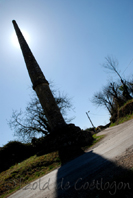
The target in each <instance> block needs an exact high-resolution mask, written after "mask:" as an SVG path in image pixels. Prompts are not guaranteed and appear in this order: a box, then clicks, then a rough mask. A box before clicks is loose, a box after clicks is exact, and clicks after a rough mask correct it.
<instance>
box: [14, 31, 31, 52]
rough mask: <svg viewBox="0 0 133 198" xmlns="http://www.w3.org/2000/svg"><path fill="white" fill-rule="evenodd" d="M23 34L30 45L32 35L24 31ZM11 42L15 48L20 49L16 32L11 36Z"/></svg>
mask: <svg viewBox="0 0 133 198" xmlns="http://www.w3.org/2000/svg"><path fill="white" fill-rule="evenodd" d="M22 34H23V36H24V38H25V40H26V42H27V43H28V44H29V43H30V35H29V34H28V32H26V31H25V30H22ZM11 42H12V44H13V45H14V46H15V47H17V48H19V47H20V45H19V42H18V38H17V35H16V33H15V32H13V33H12V35H11Z"/></svg>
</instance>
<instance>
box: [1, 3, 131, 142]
mask: <svg viewBox="0 0 133 198" xmlns="http://www.w3.org/2000/svg"><path fill="white" fill-rule="evenodd" d="M12 20H16V22H17V23H18V25H19V27H20V29H21V30H22V32H25V33H24V35H25V36H26V39H27V41H28V43H29V45H30V48H31V50H32V52H33V54H34V56H35V58H36V60H37V62H38V63H39V65H40V67H41V69H42V71H43V72H44V75H45V77H46V79H47V80H48V81H53V82H54V88H55V89H59V90H60V91H61V92H64V94H67V95H68V97H70V98H72V103H73V106H74V107H75V111H71V112H70V113H69V112H68V117H73V116H74V117H75V119H74V120H73V123H74V124H75V125H77V126H80V127H81V128H82V129H85V128H88V127H91V123H90V122H89V120H88V118H87V116H86V113H85V112H86V111H90V113H89V115H90V117H91V119H92V122H93V123H94V125H95V126H96V127H97V126H98V125H105V124H107V123H108V122H109V113H108V111H107V110H106V109H104V108H97V107H95V106H94V105H92V103H91V102H90V99H91V98H92V97H93V95H94V93H96V92H98V91H99V90H102V87H103V86H104V85H106V84H107V82H108V80H109V79H113V80H116V79H117V78H116V76H115V75H113V74H112V73H109V72H107V71H106V72H105V69H104V68H103V67H102V66H101V65H102V64H103V63H104V62H105V57H106V56H107V55H113V56H114V57H116V58H117V59H118V61H119V69H120V70H121V74H122V73H123V72H124V70H125V69H126V67H127V66H128V65H129V63H130V62H131V60H132V59H133V0H28V1H27V0H22V1H18V0H0V26H1V28H0V30H1V32H0V70H1V72H0V90H1V102H0V108H1V114H0V120H1V122H0V146H3V145H4V144H6V143H7V142H8V141H10V140H14V139H15V137H14V136H13V133H14V132H13V131H11V129H10V128H9V126H8V125H7V120H9V119H10V117H11V115H12V110H18V111H19V110H20V109H22V110H24V109H25V107H26V105H27V103H28V102H29V101H30V96H31V95H32V84H31V81H30V78H29V76H28V72H27V70H26V67H25V63H24V59H23V56H22V53H21V50H20V48H19V47H17V46H16V43H15V41H13V40H12V37H13V34H14V32H15V31H14V28H13V25H12ZM132 74H133V61H132V62H131V63H130V65H129V66H128V67H127V69H126V70H125V72H124V73H123V76H124V77H130V76H131V75H132Z"/></svg>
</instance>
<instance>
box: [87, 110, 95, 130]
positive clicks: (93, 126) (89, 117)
mask: <svg viewBox="0 0 133 198" xmlns="http://www.w3.org/2000/svg"><path fill="white" fill-rule="evenodd" d="M89 112H90V111H88V112H86V115H87V117H88V119H89V120H90V123H91V124H92V126H93V128H94V131H95V127H94V124H93V123H92V121H91V119H90V117H89V115H88V113H89Z"/></svg>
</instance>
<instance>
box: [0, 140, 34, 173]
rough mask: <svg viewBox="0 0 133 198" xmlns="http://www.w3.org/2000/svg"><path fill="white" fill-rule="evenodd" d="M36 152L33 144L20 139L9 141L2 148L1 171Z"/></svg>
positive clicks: (0, 152) (0, 150)
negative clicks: (22, 141) (24, 142)
mask: <svg viewBox="0 0 133 198" xmlns="http://www.w3.org/2000/svg"><path fill="white" fill-rule="evenodd" d="M34 153H35V151H34V148H33V146H32V145H31V144H23V143H21V142H18V141H10V142H8V143H7V144H6V145H4V147H2V148H1V149H0V158H1V160H0V172H2V171H4V170H6V169H8V168H9V167H10V166H12V165H15V164H16V163H19V162H21V161H23V160H25V159H27V158H28V157H30V156H32V155H34Z"/></svg>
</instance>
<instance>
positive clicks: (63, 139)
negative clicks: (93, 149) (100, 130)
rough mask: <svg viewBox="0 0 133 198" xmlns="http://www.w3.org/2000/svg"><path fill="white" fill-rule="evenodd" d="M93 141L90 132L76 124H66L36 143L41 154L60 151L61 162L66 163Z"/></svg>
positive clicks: (81, 152)
mask: <svg viewBox="0 0 133 198" xmlns="http://www.w3.org/2000/svg"><path fill="white" fill-rule="evenodd" d="M37 141H38V140H37ZM92 141H93V137H92V134H91V133H90V132H88V131H83V130H81V129H80V128H79V127H77V126H75V125H74V124H66V125H64V126H62V127H60V128H57V129H55V131H53V133H51V134H50V135H48V136H47V137H44V138H43V140H41V142H38V143H37V144H36V143H34V145H35V146H36V148H37V150H38V151H39V153H41V154H42V153H43V154H46V153H50V152H54V151H58V152H59V156H60V159H61V162H62V164H64V163H66V162H67V161H69V160H71V159H74V158H75V157H77V156H79V155H81V154H83V153H84V151H83V150H82V147H85V146H89V145H91V143H92ZM40 151H41V152H40Z"/></svg>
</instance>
